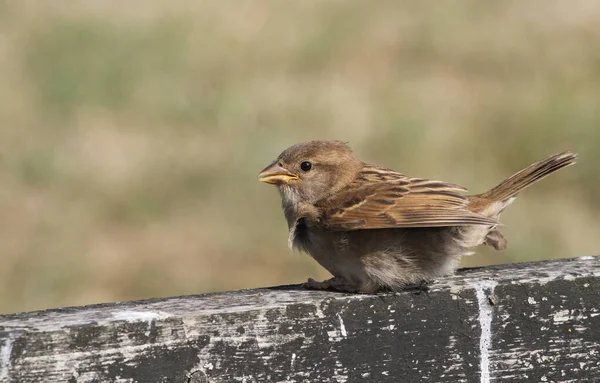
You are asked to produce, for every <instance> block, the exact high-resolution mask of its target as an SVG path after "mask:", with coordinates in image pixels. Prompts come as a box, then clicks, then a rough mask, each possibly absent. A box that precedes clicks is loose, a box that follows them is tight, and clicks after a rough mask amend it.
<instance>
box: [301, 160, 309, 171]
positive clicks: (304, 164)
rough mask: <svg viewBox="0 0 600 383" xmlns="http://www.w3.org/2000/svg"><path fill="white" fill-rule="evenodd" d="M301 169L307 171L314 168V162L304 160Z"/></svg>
mask: <svg viewBox="0 0 600 383" xmlns="http://www.w3.org/2000/svg"><path fill="white" fill-rule="evenodd" d="M300 169H302V171H303V172H307V171H309V170H310V169H312V164H311V163H310V162H308V161H304V162H302V163H301V164H300Z"/></svg>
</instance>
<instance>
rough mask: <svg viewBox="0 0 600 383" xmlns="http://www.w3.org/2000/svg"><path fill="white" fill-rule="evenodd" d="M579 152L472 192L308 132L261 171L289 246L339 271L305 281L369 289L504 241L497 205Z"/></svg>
mask: <svg viewBox="0 0 600 383" xmlns="http://www.w3.org/2000/svg"><path fill="white" fill-rule="evenodd" d="M576 158H577V155H576V154H573V153H570V152H564V153H560V154H556V155H553V156H550V157H548V158H546V159H544V160H542V161H540V162H537V163H535V164H533V165H530V166H529V167H527V168H525V169H523V170H521V171H520V172H518V173H516V174H515V175H513V176H511V177H509V178H508V179H506V180H505V181H503V182H502V183H500V184H499V185H498V186H496V187H494V188H493V189H491V190H489V191H487V192H485V193H482V194H478V195H471V196H468V195H466V194H465V192H466V191H467V189H465V188H463V187H462V186H459V185H454V184H450V183H446V182H440V181H433V180H426V179H421V178H410V177H407V176H405V175H403V174H401V173H398V172H395V171H393V170H390V169H384V168H380V167H377V166H373V165H369V164H365V163H363V162H361V161H360V160H358V159H357V158H356V157H355V156H354V155H353V153H352V151H351V149H350V148H349V147H348V146H347V145H346V144H344V143H342V142H339V141H310V142H304V143H300V144H297V145H294V146H292V147H290V148H288V149H286V150H285V151H283V153H281V154H280V155H279V157H278V158H277V160H275V161H274V162H273V163H272V164H271V165H269V166H268V167H266V168H265V169H264V170H263V171H262V172H261V173H260V174H259V179H260V180H261V181H263V182H266V183H270V184H275V185H277V187H278V189H279V191H280V193H281V196H282V202H283V209H284V213H285V217H286V219H287V222H288V227H289V229H290V235H289V244H290V247H292V248H294V249H298V250H301V251H305V252H307V253H309V254H310V255H311V256H312V257H313V258H314V259H315V260H316V261H317V262H319V263H320V264H321V265H322V266H323V267H325V268H326V269H327V270H328V271H329V272H330V273H332V274H333V276H334V277H333V278H332V279H330V280H327V281H324V282H316V281H314V280H312V279H309V281H308V282H307V283H306V284H305V285H306V286H307V287H308V288H314V289H326V288H332V289H336V290H340V291H360V292H373V291H376V290H378V289H380V288H392V289H395V288H401V287H403V286H405V285H407V284H415V283H421V282H426V281H430V280H432V279H434V278H436V277H438V276H441V275H445V274H449V273H451V272H452V271H453V270H454V269H455V268H456V266H457V265H458V262H459V261H460V258H461V257H462V256H463V255H466V254H470V253H471V251H470V249H471V248H473V247H475V246H478V245H481V244H484V243H485V244H488V245H490V246H493V247H494V248H496V249H498V250H500V249H504V248H505V247H506V245H507V241H506V239H505V238H504V236H503V235H502V233H500V231H499V230H498V229H497V226H498V225H499V222H498V217H499V215H500V213H501V212H502V211H503V210H504V209H505V208H506V207H507V206H508V205H510V204H511V203H512V202H513V201H514V199H515V197H516V195H517V194H518V193H519V192H520V191H521V190H523V189H524V188H526V187H527V186H529V185H531V184H532V183H534V182H536V181H538V180H540V179H542V178H543V177H545V176H547V175H548V174H550V173H553V172H555V171H556V170H558V169H561V168H563V167H565V166H568V165H572V164H574V163H575V160H576Z"/></svg>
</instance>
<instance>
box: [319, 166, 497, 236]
mask: <svg viewBox="0 0 600 383" xmlns="http://www.w3.org/2000/svg"><path fill="white" fill-rule="evenodd" d="M465 191H466V189H465V188H464V187H462V186H460V185H454V184H450V183H446V182H440V181H434V180H426V179H421V178H408V177H406V176H404V175H402V174H400V173H394V172H391V171H389V170H387V169H379V168H376V167H366V168H365V171H363V172H362V173H361V174H360V175H359V177H358V178H357V181H356V182H355V183H354V184H351V185H349V186H348V187H347V188H346V189H345V190H344V191H341V192H339V193H337V194H336V195H335V196H333V197H331V198H329V199H327V200H324V201H321V202H320V203H318V205H319V206H318V207H319V210H320V211H321V212H322V213H321V219H320V224H321V225H322V226H323V227H325V228H327V229H330V230H358V229H383V228H409V227H443V226H464V225H497V224H498V221H496V220H495V219H494V218H491V217H488V216H484V215H481V214H478V213H475V212H472V211H469V210H468V209H467V205H468V203H469V199H468V197H467V196H465V195H464V194H463V193H464V192H465Z"/></svg>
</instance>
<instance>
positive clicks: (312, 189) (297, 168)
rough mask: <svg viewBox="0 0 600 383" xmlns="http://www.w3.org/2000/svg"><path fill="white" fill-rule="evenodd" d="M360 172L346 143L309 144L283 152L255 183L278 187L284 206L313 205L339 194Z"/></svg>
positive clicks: (359, 166) (358, 165) (296, 146)
mask: <svg viewBox="0 0 600 383" xmlns="http://www.w3.org/2000/svg"><path fill="white" fill-rule="evenodd" d="M361 168H362V162H361V161H359V160H358V159H357V158H356V157H354V154H353V153H352V150H351V149H350V147H348V145H346V144H345V143H343V142H340V141H308V142H303V143H300V144H297V145H294V146H291V147H289V148H287V149H286V150H284V151H283V152H282V153H281V154H280V155H279V157H277V159H276V160H275V161H273V162H272V163H271V164H270V165H269V166H267V167H266V168H265V169H263V170H262V171H261V172H260V173H259V174H258V179H259V181H261V182H265V183H268V184H273V185H277V186H278V187H279V190H280V192H281V194H282V198H283V204H284V205H289V204H298V203H312V202H315V201H318V200H320V199H322V198H326V197H328V196H330V195H332V194H334V193H335V192H337V191H339V190H341V189H342V188H343V187H344V186H346V185H347V184H348V183H349V182H351V181H352V180H354V178H355V177H356V175H357V174H358V173H359V172H360V169H361Z"/></svg>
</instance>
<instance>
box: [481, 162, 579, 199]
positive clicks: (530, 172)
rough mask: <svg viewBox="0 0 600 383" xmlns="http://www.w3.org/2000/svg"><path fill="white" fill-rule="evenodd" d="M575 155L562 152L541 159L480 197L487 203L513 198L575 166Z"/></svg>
mask: <svg viewBox="0 0 600 383" xmlns="http://www.w3.org/2000/svg"><path fill="white" fill-rule="evenodd" d="M576 160H577V154H575V153H571V152H563V153H559V154H555V155H553V156H550V157H548V158H546V159H543V160H541V161H539V162H536V163H535V164H532V165H529V166H528V167H526V168H525V169H523V170H521V171H520V172H518V173H516V174H514V175H512V176H510V177H509V178H507V179H506V180H504V181H502V182H501V183H500V184H499V185H497V186H496V187H494V188H492V189H491V190H489V191H487V192H485V193H483V194H481V195H480V196H481V197H482V198H484V199H486V200H488V201H506V200H508V199H509V198H512V197H515V196H516V195H517V194H518V193H519V192H520V191H521V190H523V189H525V188H526V187H528V186H529V185H531V184H533V183H534V182H537V181H539V180H541V179H542V178H544V177H546V176H547V175H549V174H551V173H554V172H555V171H557V170H559V169H562V168H564V167H566V166H569V165H573V164H575V162H576Z"/></svg>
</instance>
